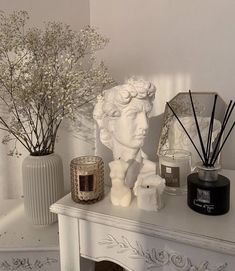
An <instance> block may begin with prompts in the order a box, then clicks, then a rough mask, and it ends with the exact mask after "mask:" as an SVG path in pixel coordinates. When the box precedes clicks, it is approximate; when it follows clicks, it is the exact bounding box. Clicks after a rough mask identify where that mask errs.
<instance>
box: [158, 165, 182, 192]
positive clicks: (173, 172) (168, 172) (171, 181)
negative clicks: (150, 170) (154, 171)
mask: <svg viewBox="0 0 235 271" xmlns="http://www.w3.org/2000/svg"><path fill="white" fill-rule="evenodd" d="M161 177H162V178H164V179H165V180H166V185H167V186H169V187H179V186H180V168H179V167H170V166H166V165H161Z"/></svg>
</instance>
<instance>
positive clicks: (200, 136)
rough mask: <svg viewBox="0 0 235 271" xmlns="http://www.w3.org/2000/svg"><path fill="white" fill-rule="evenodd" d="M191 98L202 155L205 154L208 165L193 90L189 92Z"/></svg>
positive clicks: (205, 162)
mask: <svg viewBox="0 0 235 271" xmlns="http://www.w3.org/2000/svg"><path fill="white" fill-rule="evenodd" d="M189 96H190V101H191V105H192V109H193V115H194V119H195V123H196V127H197V133H198V137H199V141H200V144H201V149H202V153H203V156H204V164H207V156H206V151H205V147H204V144H203V140H202V135H201V131H200V127H199V124H198V120H197V114H196V110H195V107H194V103H193V98H192V93H191V90H189Z"/></svg>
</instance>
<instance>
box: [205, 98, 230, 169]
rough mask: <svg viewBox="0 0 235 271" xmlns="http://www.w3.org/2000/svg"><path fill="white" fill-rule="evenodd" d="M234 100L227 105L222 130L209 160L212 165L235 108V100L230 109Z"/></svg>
mask: <svg viewBox="0 0 235 271" xmlns="http://www.w3.org/2000/svg"><path fill="white" fill-rule="evenodd" d="M232 102H233V101H232V100H231V101H230V102H229V105H228V107H227V109H226V112H225V115H224V119H223V122H222V125H221V129H220V132H219V136H218V140H217V142H216V145H215V148H214V151H213V153H212V156H211V159H210V161H209V164H210V165H211V164H212V163H213V160H214V158H215V156H216V153H217V150H218V148H219V146H220V142H221V139H222V135H223V133H224V131H225V127H226V125H227V123H228V120H229V118H230V116H231V114H232V111H233V109H234V105H235V102H234V103H233V106H232V108H231V109H230V107H231V105H232Z"/></svg>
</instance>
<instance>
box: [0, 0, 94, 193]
mask: <svg viewBox="0 0 235 271" xmlns="http://www.w3.org/2000/svg"><path fill="white" fill-rule="evenodd" d="M0 10H3V11H5V12H7V13H8V12H12V11H14V10H27V11H28V12H29V15H30V24H31V25H34V26H39V27H40V26H42V25H43V22H45V21H62V22H64V23H67V24H70V25H71V27H72V28H73V29H74V30H79V29H81V27H83V26H85V25H87V24H89V22H90V16H89V1H87V0H40V1H38V0H37V1H36V0H10V1H9V0H0ZM1 135H2V133H1V134H0V137H1ZM0 140H1V139H0ZM86 141H87V140H86ZM93 145H94V142H90V141H88V142H84V140H83V139H81V136H80V135H79V134H78V133H77V132H73V133H72V132H69V131H68V127H67V126H65V125H64V129H63V128H62V129H60V131H59V143H58V144H57V146H56V152H57V153H59V154H60V156H61V157H62V159H63V165H64V177H65V186H66V191H67V192H68V191H69V189H70V188H69V186H70V176H69V163H70V161H71V159H72V158H74V157H76V156H79V155H85V154H91V153H93ZM18 146H19V149H20V150H21V151H22V153H23V156H22V157H21V158H15V157H8V156H7V152H8V150H7V148H6V146H4V145H2V144H1V143H0V198H17V197H20V196H21V195H22V181H21V179H22V176H21V164H22V160H23V158H24V157H25V156H26V155H27V152H26V151H24V149H23V148H21V147H20V145H18Z"/></svg>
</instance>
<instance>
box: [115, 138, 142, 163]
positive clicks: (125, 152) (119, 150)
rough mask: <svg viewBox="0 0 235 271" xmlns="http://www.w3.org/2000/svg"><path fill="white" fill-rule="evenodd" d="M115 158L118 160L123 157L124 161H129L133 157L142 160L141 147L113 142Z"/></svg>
mask: <svg viewBox="0 0 235 271" xmlns="http://www.w3.org/2000/svg"><path fill="white" fill-rule="evenodd" d="M112 151H113V158H114V160H117V159H119V158H121V159H122V160H124V161H128V160H131V159H135V160H137V161H139V160H140V161H141V151H140V148H138V149H133V148H130V147H127V146H124V145H122V144H120V143H119V142H117V141H115V142H113V149H112Z"/></svg>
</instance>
